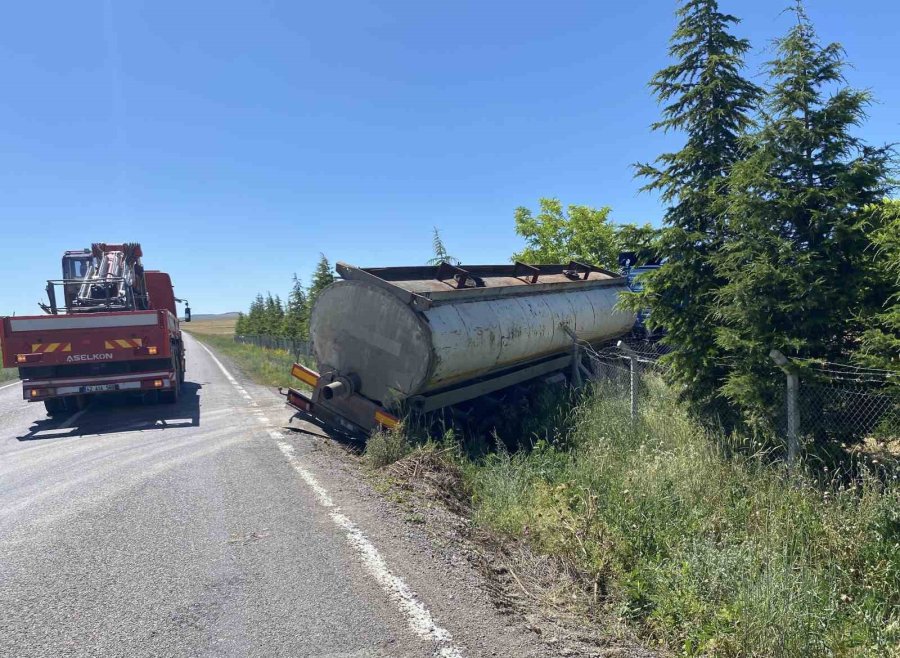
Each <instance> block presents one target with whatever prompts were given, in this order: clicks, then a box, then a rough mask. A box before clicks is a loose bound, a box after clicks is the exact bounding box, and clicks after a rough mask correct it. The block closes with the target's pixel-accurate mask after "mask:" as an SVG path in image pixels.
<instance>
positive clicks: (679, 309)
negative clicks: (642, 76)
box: [627, 0, 761, 404]
mask: <svg viewBox="0 0 900 658" xmlns="http://www.w3.org/2000/svg"><path fill="white" fill-rule="evenodd" d="M676 16H677V17H678V25H677V27H676V29H675V32H674V34H673V35H672V38H671V41H670V47H669V55H670V56H671V57H672V58H673V59H674V60H675V61H674V63H673V64H671V65H670V66H667V67H666V68H664V69H662V70H661V71H659V72H658V73H657V74H656V75H654V76H653V78H652V79H651V81H650V87H651V88H652V90H653V92H654V94H655V95H656V98H657V99H658V100H659V102H660V103H661V104H662V106H663V107H662V118H661V119H660V121H658V122H656V123H655V124H653V129H654V130H660V131H663V132H669V131H677V132H679V133H680V134H683V135H684V139H685V141H684V144H683V146H682V148H681V149H680V150H678V151H674V152H670V153H663V154H662V155H660V156H659V157H658V158H657V159H656V161H655V162H654V163H652V164H650V163H644V164H638V165H637V166H636V173H637V175H638V176H639V177H643V178H645V179H646V180H647V183H646V185H645V186H644V188H643V189H644V190H649V191H654V192H658V193H659V194H660V197H661V199H662V200H663V202H665V203H667V204H668V208H667V210H666V213H665V217H664V220H665V225H666V229H665V230H664V231H663V233H662V235H661V237H660V240H659V243H658V245H659V246H658V251H659V256H660V257H662V258H664V259H665V264H664V265H663V266H662V267H661V268H660V269H659V270H657V271H656V272H653V273H650V274H648V275H645V276H644V277H642V282H643V283H644V292H643V293H641V294H640V295H637V296H634V297H632V298H631V299H629V300H627V301H628V302H629V303H630V305H631V306H632V308H641V307H650V308H652V314H651V323H652V324H653V325H654V326H657V327H661V328H663V329H665V331H666V338H665V341H666V342H667V343H668V344H669V345H671V346H672V347H673V348H674V350H673V351H672V352H671V353H670V354H669V355H668V356H667V357H666V359H667V360H668V362H669V366H670V369H669V372H670V373H671V376H672V377H673V379H675V380H676V381H677V382H678V383H680V384H683V385H685V386H684V390H685V392H686V395H687V396H688V397H689V398H690V399H691V400H692V401H694V402H697V403H701V404H702V403H705V402H710V401H712V400H713V399H714V398H715V397H716V395H717V392H718V389H719V386H720V385H721V382H722V381H723V379H724V377H725V374H726V372H725V370H724V368H723V366H722V365H721V364H722V363H723V356H724V350H723V348H722V347H721V346H720V345H719V344H718V343H717V341H716V332H715V328H714V326H713V323H712V316H713V304H714V302H715V300H716V293H717V292H718V290H719V289H720V288H721V287H722V285H724V283H725V281H723V279H722V278H721V277H720V276H718V275H717V274H716V273H715V271H714V270H713V265H712V262H711V257H712V255H713V254H715V253H716V252H717V251H718V250H719V249H721V248H722V245H723V244H724V242H725V241H726V239H727V237H728V230H727V216H726V213H725V211H726V209H727V206H726V199H725V192H726V188H727V180H728V175H729V173H730V171H731V167H732V165H733V164H734V163H735V162H736V161H738V160H740V159H741V158H742V157H743V151H742V142H741V136H742V134H743V133H744V132H745V131H746V130H747V129H748V128H750V127H751V125H752V118H751V115H752V112H753V110H754V107H755V106H756V104H757V102H758V101H759V99H760V96H761V91H760V89H759V88H758V87H757V86H756V85H754V84H752V83H751V82H749V81H748V80H747V79H746V78H745V77H744V76H743V75H742V70H743V66H744V55H745V54H746V53H747V51H748V50H749V49H750V44H749V42H748V41H747V40H745V39H739V38H737V37H736V36H734V35H733V34H732V33H731V31H730V30H731V28H732V27H733V26H734V25H736V24H737V23H738V22H739V21H738V19H737V18H736V17H734V16H731V15H729V14H724V13H722V12H720V11H719V6H718V3H717V2H716V0H687V1H686V2H683V3H682V4H681V5H680V6H679V8H678V9H677V11H676Z"/></svg>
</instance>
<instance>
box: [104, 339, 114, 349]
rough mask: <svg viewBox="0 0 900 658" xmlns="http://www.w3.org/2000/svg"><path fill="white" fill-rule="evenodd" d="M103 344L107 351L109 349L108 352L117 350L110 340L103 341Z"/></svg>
mask: <svg viewBox="0 0 900 658" xmlns="http://www.w3.org/2000/svg"><path fill="white" fill-rule="evenodd" d="M103 344H104V345H105V347H106V349H108V350H114V349H116V346H115V345H113V344H112V343H110V342H109V341H108V340H105V341H103Z"/></svg>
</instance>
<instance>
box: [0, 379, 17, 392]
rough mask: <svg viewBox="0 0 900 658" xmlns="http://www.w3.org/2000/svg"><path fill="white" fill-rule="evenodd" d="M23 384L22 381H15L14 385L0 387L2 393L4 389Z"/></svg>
mask: <svg viewBox="0 0 900 658" xmlns="http://www.w3.org/2000/svg"><path fill="white" fill-rule="evenodd" d="M21 383H22V382H20V381H14V382H13V383H12V384H6V385H5V386H0V391H2V390H3V389H4V388H12V387H13V386H17V385H18V384H21Z"/></svg>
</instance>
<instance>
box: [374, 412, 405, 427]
mask: <svg viewBox="0 0 900 658" xmlns="http://www.w3.org/2000/svg"><path fill="white" fill-rule="evenodd" d="M375 422H376V423H378V424H379V425H381V426H382V427H387V428H388V429H389V430H392V429H394V428H395V427H398V426H399V425H400V419H399V418H397V417H396V416H392V415H391V414H389V413H388V412H386V411H381V410H380V409H379V410H378V411H376V412H375Z"/></svg>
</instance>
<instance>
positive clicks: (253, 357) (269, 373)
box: [191, 331, 302, 387]
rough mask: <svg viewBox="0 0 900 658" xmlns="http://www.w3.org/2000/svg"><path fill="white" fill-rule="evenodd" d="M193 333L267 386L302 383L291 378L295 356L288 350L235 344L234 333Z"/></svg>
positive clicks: (298, 384) (299, 384)
mask: <svg viewBox="0 0 900 658" xmlns="http://www.w3.org/2000/svg"><path fill="white" fill-rule="evenodd" d="M191 334H192V335H193V336H194V337H195V338H197V339H198V340H200V341H201V342H203V343H206V345H208V346H209V347H211V348H212V349H213V350H215V351H216V352H217V353H219V354H224V355H225V356H227V357H228V358H230V359H231V360H232V361H233V362H234V363H235V364H236V365H237V366H238V368H240V369H241V371H243V372H244V373H245V374H246V375H247V376H248V377H250V378H251V379H252V380H253V381H255V382H256V383H258V384H264V385H266V386H284V387H289V386H294V387H297V386H302V384H301V382H300V381H299V380H297V379H294V378H293V377H291V366H293V365H294V357H293V356H292V355H291V354H290V353H288V352H285V351H284V350H269V349H265V348H263V347H256V346H255V345H243V344H241V343H235V342H234V339H233V338H232V337H231V336H223V335H215V334H203V333H199V332H195V331H191Z"/></svg>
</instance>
